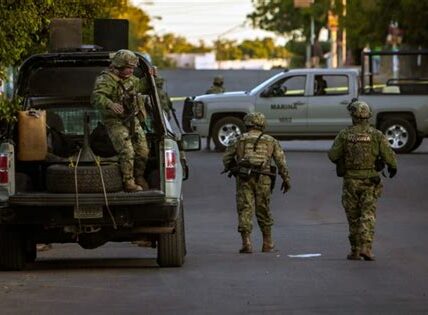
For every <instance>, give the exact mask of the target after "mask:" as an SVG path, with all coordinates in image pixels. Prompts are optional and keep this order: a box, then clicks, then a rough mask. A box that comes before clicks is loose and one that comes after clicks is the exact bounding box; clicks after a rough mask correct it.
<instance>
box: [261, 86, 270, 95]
mask: <svg viewBox="0 0 428 315" xmlns="http://www.w3.org/2000/svg"><path fill="white" fill-rule="evenodd" d="M272 92H273V91H272V87H271V86H269V87H267V88H266V89H264V90H263V91H262V92H261V93H260V96H261V97H271V96H272Z"/></svg>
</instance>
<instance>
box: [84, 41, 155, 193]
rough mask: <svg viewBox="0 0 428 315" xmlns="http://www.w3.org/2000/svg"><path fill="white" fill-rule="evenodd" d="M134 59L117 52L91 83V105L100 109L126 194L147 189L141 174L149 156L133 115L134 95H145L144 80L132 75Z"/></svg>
mask: <svg viewBox="0 0 428 315" xmlns="http://www.w3.org/2000/svg"><path fill="white" fill-rule="evenodd" d="M137 66H138V57H137V56H136V55H135V54H134V53H133V52H132V51H129V50H125V49H122V50H119V51H117V52H116V54H115V55H114V56H113V59H112V62H111V65H110V67H109V68H108V69H106V70H104V71H102V72H101V74H100V75H99V76H98V77H97V79H96V81H95V87H94V90H93V92H92V96H91V102H92V104H93V105H94V106H95V107H97V108H98V109H100V111H101V114H102V119H103V123H104V125H105V127H106V129H107V132H108V135H109V137H110V139H111V141H112V143H113V147H114V149H115V150H116V152H118V155H119V164H120V169H121V171H122V176H123V183H124V189H125V191H128V192H135V191H141V190H143V189H148V184H147V182H146V180H145V178H144V171H145V168H146V162H147V159H148V155H149V148H148V145H147V139H146V135H145V133H144V131H143V129H142V127H141V124H140V121H139V120H138V119H137V117H136V114H137V113H138V111H139V110H140V108H139V107H140V104H136V103H139V102H138V99H139V97H138V94H139V93H141V94H149V91H148V85H147V83H146V81H145V80H140V79H138V78H137V77H136V76H134V75H133V73H134V69H135V68H136V67H137Z"/></svg>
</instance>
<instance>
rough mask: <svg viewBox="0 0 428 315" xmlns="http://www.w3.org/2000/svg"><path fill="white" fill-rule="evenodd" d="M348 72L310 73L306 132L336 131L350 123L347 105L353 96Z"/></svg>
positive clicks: (327, 132)
mask: <svg viewBox="0 0 428 315" xmlns="http://www.w3.org/2000/svg"><path fill="white" fill-rule="evenodd" d="M350 79H351V77H350V76H349V75H348V74H317V73H315V74H312V75H311V78H310V81H311V84H310V90H311V92H310V96H309V97H308V98H309V110H308V132H311V131H312V130H313V131H314V132H317V133H326V134H331V133H337V132H338V131H339V130H341V129H343V128H345V127H347V126H349V125H351V124H352V120H351V118H350V116H349V113H348V110H347V108H346V107H347V105H348V104H349V102H350V101H351V99H352V98H353V93H352V91H353V88H352V84H351V85H350V83H351V80H350Z"/></svg>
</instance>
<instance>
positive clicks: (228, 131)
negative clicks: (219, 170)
mask: <svg viewBox="0 0 428 315" xmlns="http://www.w3.org/2000/svg"><path fill="white" fill-rule="evenodd" d="M244 132H245V125H244V122H243V121H242V119H240V118H238V117H224V118H221V119H220V120H218V121H217V122H216V123H215V124H214V127H213V129H212V138H213V141H214V144H215V147H216V149H217V150H218V151H224V150H225V149H226V148H227V147H228V146H229V145H231V144H233V143H235V141H236V140H237V138H238V137H239V136H240V135H241V134H243V133H244Z"/></svg>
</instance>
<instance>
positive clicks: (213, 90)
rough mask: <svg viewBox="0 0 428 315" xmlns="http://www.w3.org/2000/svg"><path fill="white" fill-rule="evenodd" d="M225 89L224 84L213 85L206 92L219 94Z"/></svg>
mask: <svg viewBox="0 0 428 315" xmlns="http://www.w3.org/2000/svg"><path fill="white" fill-rule="evenodd" d="M224 91H225V89H224V87H222V86H217V85H212V86H211V87H210V88H209V89H208V90H207V91H206V92H205V94H219V93H224Z"/></svg>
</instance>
